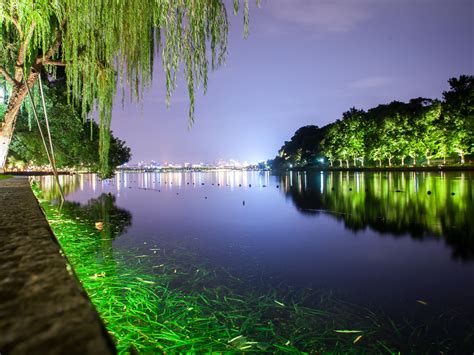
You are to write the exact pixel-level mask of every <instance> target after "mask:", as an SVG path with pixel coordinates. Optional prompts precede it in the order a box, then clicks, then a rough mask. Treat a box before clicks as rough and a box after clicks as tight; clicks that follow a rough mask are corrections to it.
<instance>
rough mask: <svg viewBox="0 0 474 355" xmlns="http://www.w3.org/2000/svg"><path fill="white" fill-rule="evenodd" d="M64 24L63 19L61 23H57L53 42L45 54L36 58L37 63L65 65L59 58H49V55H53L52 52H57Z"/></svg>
mask: <svg viewBox="0 0 474 355" xmlns="http://www.w3.org/2000/svg"><path fill="white" fill-rule="evenodd" d="M65 25H66V22H65V21H63V22H61V24H60V25H59V28H58V29H57V30H56V39H55V40H54V43H53V44H52V46H51V47H50V48H49V49H48V51H47V52H46V54H44V55H42V56H38V58H36V64H37V65H45V64H49V65H58V66H64V65H66V63H63V62H61V61H60V60H51V57H52V56H53V55H54V53H56V52H57V50H58V49H59V47H60V46H61V42H62V33H61V32H62V29H63V28H64V26H65Z"/></svg>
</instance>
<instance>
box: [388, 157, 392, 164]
mask: <svg viewBox="0 0 474 355" xmlns="http://www.w3.org/2000/svg"><path fill="white" fill-rule="evenodd" d="M388 166H392V157H388Z"/></svg>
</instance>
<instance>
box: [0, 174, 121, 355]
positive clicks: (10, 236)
mask: <svg viewBox="0 0 474 355" xmlns="http://www.w3.org/2000/svg"><path fill="white" fill-rule="evenodd" d="M112 353H115V348H114V346H113V344H112V343H111V341H110V338H109V337H108V335H107V333H106V331H105V328H104V326H103V324H102V322H101V321H100V319H99V316H98V315H97V313H96V311H95V309H94V307H93V306H92V304H91V303H90V300H89V299H88V297H87V295H86V294H85V292H84V291H83V289H82V287H81V286H80V283H79V281H77V279H76V278H75V276H73V275H71V273H69V272H68V271H67V269H66V260H65V259H64V258H63V257H62V256H61V254H60V248H59V246H58V243H57V241H56V238H55V237H54V235H53V233H52V231H51V229H50V228H49V225H48V223H47V222H46V218H45V217H44V215H43V213H42V211H41V209H40V207H39V205H38V203H37V201H36V198H35V197H34V195H33V193H32V191H31V189H30V186H29V183H28V179H27V178H25V177H21V178H20V177H15V178H11V179H8V180H0V354H1V355H5V354H112Z"/></svg>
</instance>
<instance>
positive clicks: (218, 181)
mask: <svg viewBox="0 0 474 355" xmlns="http://www.w3.org/2000/svg"><path fill="white" fill-rule="evenodd" d="M473 178H474V173H473V172H449V173H447V172H374V173H368V172H365V173H357V172H324V173H323V172H293V173H288V174H286V175H281V176H277V175H271V174H270V173H268V172H240V171H216V172H202V173H201V172H193V173H191V172H189V173H188V172H175V173H119V174H117V175H116V177H115V178H114V179H110V180H105V181H100V180H99V179H98V178H97V177H96V176H95V175H92V174H91V175H76V176H63V177H61V179H62V182H63V185H64V189H65V191H66V193H67V201H69V202H75V203H76V204H71V203H70V204H69V205H70V206H72V207H70V208H72V210H74V211H75V213H76V214H77V216H78V217H76V218H82V217H81V216H87V217H88V218H89V219H90V221H102V222H103V223H105V224H106V225H107V228H108V231H109V233H110V237H111V243H110V245H108V246H107V248H112V249H113V252H114V253H116V254H117V253H118V254H123V255H128V257H127V258H128V259H127V260H133V258H134V257H142V258H143V259H148V261H147V262H148V263H149V264H150V265H149V266H148V267H149V268H150V270H151V271H150V272H154V273H155V274H156V272H158V270H160V267H162V268H164V267H165V266H163V265H166V263H171V261H170V260H173V265H175V266H174V269H173V268H168V269H169V270H170V272H172V273H175V274H178V275H181V277H180V278H177V279H175V280H171V281H170V282H169V287H170V288H173V287H176V288H179V289H180V290H181V291H182V292H187V290H188V289H189V288H191V287H193V286H190V285H195V284H193V283H190V282H189V280H190V279H191V278H193V277H196V274H199V272H202V271H201V270H204V269H205V270H207V271H206V272H207V273H208V274H209V273H211V274H212V273H213V274H214V278H213V281H206V277H203V278H201V279H200V282H204V285H205V286H202V284H199V286H196V287H201V288H202V287H204V288H205V290H208V289H209V288H212V287H217V286H216V284H219V286H222V285H226V287H228V288H229V289H232V288H234V289H232V292H235V293H237V294H239V293H241V294H242V293H244V294H245V290H250V289H251V290H252V294H253V295H257V297H258V294H259V293H261V294H262V295H268V294H271V295H272V297H273V299H274V301H275V304H276V305H277V306H278V305H279V304H280V303H281V304H285V307H286V305H287V304H288V303H293V304H298V305H301V306H304V307H307V308H308V309H321V307H322V300H323V299H324V300H326V301H327V300H334V302H332V301H331V306H328V307H329V308H330V309H331V311H332V310H334V311H336V312H337V311H338V310H340V311H341V312H342V313H351V312H353V313H354V314H356V315H357V317H355V318H354V319H352V320H351V318H350V317H349V318H348V319H346V320H345V321H344V325H345V327H346V330H354V329H355V328H364V327H365V328H364V329H369V328H370V327H372V328H370V329H372V330H370V331H368V330H364V332H363V333H360V334H362V335H363V336H364V338H359V340H356V339H357V338H356V336H358V334H359V333H357V332H356V331H354V333H351V332H346V333H344V332H336V334H335V335H337V337H338V338H337V339H329V340H327V341H325V340H324V339H322V340H321V342H320V343H318V344H322V345H321V347H320V349H322V350H330V348H331V347H332V348H333V349H337V346H339V345H337V344H338V342H342V343H344V342H345V343H346V345H344V346H346V348H344V349H346V350H347V349H348V348H347V347H348V346H352V345H353V346H356V345H357V346H359V344H360V346H368V345H369V343H370V342H371V339H370V337H371V335H370V334H374V335H372V341H373V342H375V341H381V340H383V341H384V342H385V343H384V344H387V345H386V347H387V348H388V349H389V350H392V351H393V350H401V351H405V352H406V351H415V352H418V351H419V352H437V353H439V352H440V351H442V352H444V353H468V354H470V353H472V351H474V345H473V344H474V303H473V302H472V301H473V300H474V205H473V197H474V190H473ZM53 185H54V184H53V182H52V180H51V178H50V177H43V178H41V187H42V189H43V192H44V195H45V197H46V198H48V199H51V200H54V198H55V195H54V194H55V188H54V186H53ZM77 203H79V204H77ZM67 205H68V204H67V203H66V206H65V208H68V207H67ZM81 211H82V212H81ZM81 214H82V215H81ZM107 228H104V229H106V230H107ZM99 229H101V228H99ZM102 252H103V251H102ZM94 253H96V255H99V254H100V251H98V250H96V251H94ZM158 255H159V257H157V256H158ZM147 257H148V258H147ZM136 260H137V259H136ZM138 260H142V259H140V258H139V259H138ZM163 263H164V264H163ZM196 270H197V271H196ZM216 275H217V276H216ZM220 275H226V276H225V277H223V276H220ZM203 280H204V281H203ZM229 280H230V281H229ZM232 280H239V282H238V283H237V284H235V283H234V282H233V281H232ZM193 282H194V281H193ZM236 285H237V286H236ZM189 292H191V290H189ZM193 292H196V289H194V290H193ZM216 292H217V291H216ZM229 292H230V291H229ZM244 300H245V298H244ZM326 301H325V302H326ZM248 302H251V301H248ZM326 303H327V302H326ZM224 307H225V305H224ZM295 309H296V308H295ZM349 309H350V310H349ZM346 310H347V311H346ZM99 311H100V310H99ZM306 317H310V316H306ZM372 318H373V319H377V320H376V321H375V320H373V319H372ZM292 319H293V318H292ZM364 319H368V321H367V322H368V323H370V325H369V324H365V323H364ZM287 322H290V321H287ZM292 322H293V323H295V322H296V320H294V321H292ZM308 322H310V320H309V319H303V320H302V324H303V325H301V326H300V328H298V329H299V330H298V331H297V332H300V333H304V332H305V330H304V329H305V324H309V323H308ZM328 322H329V323H328ZM330 322H332V320H330V319H329V320H328V319H326V327H328V324H330ZM293 323H291V326H293ZM336 323H337V322H334V326H333V328H334V329H333V330H334V331H336V330H338V329H337V328H336V327H337V326H338V325H337V324H336ZM282 324H287V325H285V326H284V325H280V326H281V327H290V325H289V324H290V323H282ZM329 328H331V326H330V325H329ZM256 329H257V328H256ZM295 329H296V328H295ZM311 329H312V328H311V327H309V326H308V329H307V331H308V332H310V331H314V330H311ZM356 330H357V331H358V329H356ZM253 331H254V330H252V331H250V330H249V331H248V332H247V334H245V336H246V338H251V337H252V334H251V332H253ZM276 333H277V334H279V333H278V331H276ZM232 334H240V333H239V332H238V331H237V332H235V333H232ZM229 337H230V335H229ZM255 337H257V336H255ZM311 337H315V338H317V337H318V335H316V334H304V336H303V338H304V339H306V340H305V341H306V342H305V341H303V340H301V342H300V343H298V341H299V340H298V337H296V336H295V337H294V338H292V339H291V342H292V344H293V345H294V346H295V347H294V349H297V350H305V351H310V350H317V349H312V347H313V346H315V345H314V344H316V343H314V342H309V340H308V338H311ZM341 337H342V338H341ZM329 338H330V336H329ZM375 339H377V340H375ZM229 340H232V339H229ZM229 340H228V341H227V344H230V345H232V344H236V343H237V342H238V341H240V339H238V340H234V341H231V342H229ZM271 341H273V340H268V342H270V343H271ZM354 342H355V343H354ZM364 342H366V343H365V344H364ZM255 343H256V342H248V344H250V345H246V344H247V343H240V345H239V346H240V348H238V349H241V348H242V351H243V350H249V351H251V350H252V349H254V348H252V346H254V345H253V344H255ZM289 343H290V340H288V342H287V345H288V344H289ZM356 343H357V344H356ZM308 344H309V345H308ZM284 345H285V343H284V342H282V344H281V346H282V347H283V346H284ZM318 346H319V345H318ZM374 346H375V345H374ZM266 349H267V351H269V350H268V349H270V348H260V350H266ZM278 349H279V350H282V349H283V348H282V349H280V348H278ZM278 349H277V350H278ZM354 349H355V350H354V351H356V352H357V351H361V349H363V348H360V349H359V348H354ZM357 349H359V350H357ZM366 349H369V350H370V349H372V350H374V349H377V350H375V351H379V350H380V349H381V348H380V349H378V348H374V347H370V346H368V347H367V348H366ZM283 350H284V349H283ZM283 350H282V351H283ZM346 350H344V351H346ZM272 351H276V350H275V349H273V350H272ZM341 351H342V350H341Z"/></svg>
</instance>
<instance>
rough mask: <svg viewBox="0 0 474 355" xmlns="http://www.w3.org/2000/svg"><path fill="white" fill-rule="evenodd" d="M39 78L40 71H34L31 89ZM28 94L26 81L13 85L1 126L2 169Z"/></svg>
mask: <svg viewBox="0 0 474 355" xmlns="http://www.w3.org/2000/svg"><path fill="white" fill-rule="evenodd" d="M37 79H38V72H37V71H32V72H31V74H30V76H29V77H28V80H27V83H28V86H29V87H30V89H31V88H32V87H33V85H34V83H35V81H36V80H37ZM27 95H28V89H27V87H26V85H25V84H24V83H20V84H17V85H15V86H13V90H12V94H11V96H10V100H9V101H8V108H7V112H6V113H5V119H4V121H3V122H2V126H1V128H0V171H2V170H3V169H4V167H5V163H6V160H7V155H8V148H9V146H10V142H11V140H12V136H13V131H14V129H15V123H16V119H17V117H18V112H19V111H20V107H21V104H22V103H23V100H24V99H25V98H26V96H27Z"/></svg>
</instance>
